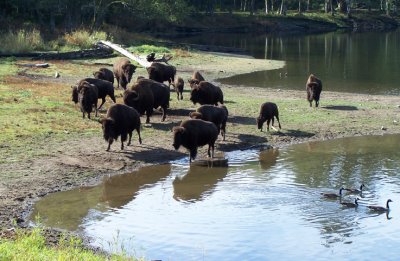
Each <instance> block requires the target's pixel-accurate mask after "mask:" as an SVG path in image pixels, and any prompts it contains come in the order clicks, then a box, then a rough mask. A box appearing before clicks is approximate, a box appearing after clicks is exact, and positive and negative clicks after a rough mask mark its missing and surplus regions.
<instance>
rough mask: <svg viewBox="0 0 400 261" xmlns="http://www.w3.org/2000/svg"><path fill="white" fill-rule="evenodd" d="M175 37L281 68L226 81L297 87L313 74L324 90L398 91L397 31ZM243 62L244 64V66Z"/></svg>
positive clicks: (399, 57) (302, 86)
mask: <svg viewBox="0 0 400 261" xmlns="http://www.w3.org/2000/svg"><path fill="white" fill-rule="evenodd" d="M173 40H175V41H179V42H184V43H192V44H205V45H217V46H227V47H235V48H243V49H244V50H246V51H248V52H249V54H251V55H252V56H254V57H256V58H259V59H272V60H283V61H285V62H286V66H285V67H284V68H283V69H279V70H272V71H261V72H253V73H249V74H245V75H237V76H234V77H230V78H226V79H220V80H218V81H220V82H221V83H226V84H231V85H245V86H257V87H268V88H277V89H278V88H279V89H292V90H303V89H305V82H306V81H307V78H308V75H309V74H310V73H314V74H315V75H317V76H318V77H319V78H320V79H321V80H322V81H323V84H324V87H323V89H324V90H329V91H341V92H353V93H367V94H395V95H398V94H400V85H399V84H398V83H399V82H400V73H399V72H398V68H399V67H400V30H397V31H390V32H370V33H355V32H332V33H326V34H318V35H251V34H215V35H213V34H211V35H210V34H207V35H195V36H191V37H187V36H186V37H181V38H179V39H178V40H177V39H173ZM244 66H245V65H244Z"/></svg>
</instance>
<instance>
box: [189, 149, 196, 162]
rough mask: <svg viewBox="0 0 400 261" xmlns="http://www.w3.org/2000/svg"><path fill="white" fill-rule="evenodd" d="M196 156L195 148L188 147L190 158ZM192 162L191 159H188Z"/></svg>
mask: <svg viewBox="0 0 400 261" xmlns="http://www.w3.org/2000/svg"><path fill="white" fill-rule="evenodd" d="M196 156H197V148H193V149H190V159H193V160H194V159H195V158H196ZM190 162H192V161H190Z"/></svg>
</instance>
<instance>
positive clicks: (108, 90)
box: [72, 78, 116, 109]
mask: <svg viewBox="0 0 400 261" xmlns="http://www.w3.org/2000/svg"><path fill="white" fill-rule="evenodd" d="M85 82H86V83H90V84H93V85H94V86H96V87H97V98H98V99H101V100H102V102H101V104H100V106H99V107H98V109H100V108H101V106H103V104H104V103H105V102H106V96H107V95H108V96H110V98H111V100H112V101H113V102H114V103H116V101H115V96H114V86H113V85H112V83H110V82H109V81H105V80H101V79H94V78H85V79H83V80H80V81H79V83H78V84H77V85H76V86H73V87H72V101H73V102H75V103H78V93H79V91H80V89H81V88H82V87H81V86H82V84H83V83H85Z"/></svg>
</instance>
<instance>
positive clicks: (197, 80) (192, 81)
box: [188, 71, 205, 89]
mask: <svg viewBox="0 0 400 261" xmlns="http://www.w3.org/2000/svg"><path fill="white" fill-rule="evenodd" d="M201 81H205V79H204V77H203V76H202V75H201V74H200V72H198V71H195V72H194V73H193V75H192V79H189V80H188V82H189V85H190V88H191V89H193V88H194V87H195V86H196V85H197V84H199V83H200V82H201Z"/></svg>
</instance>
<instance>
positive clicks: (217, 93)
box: [190, 81, 224, 105]
mask: <svg viewBox="0 0 400 261" xmlns="http://www.w3.org/2000/svg"><path fill="white" fill-rule="evenodd" d="M190 100H191V101H192V102H193V104H196V103H199V104H201V105H203V104H215V105H218V102H220V103H221V104H223V103H224V94H223V93H222V91H221V88H219V87H217V86H215V85H213V84H212V83H209V82H206V81H201V82H200V83H199V84H196V86H195V87H193V88H192V90H191V92H190Z"/></svg>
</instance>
